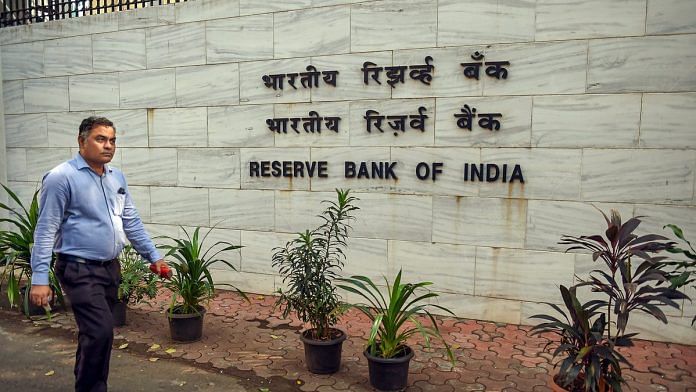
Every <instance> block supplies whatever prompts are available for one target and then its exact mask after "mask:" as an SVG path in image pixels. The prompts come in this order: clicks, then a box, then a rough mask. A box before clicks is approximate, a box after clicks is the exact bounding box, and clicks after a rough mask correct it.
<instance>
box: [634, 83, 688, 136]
mask: <svg viewBox="0 0 696 392" xmlns="http://www.w3.org/2000/svg"><path fill="white" fill-rule="evenodd" d="M694 123H696V94H694V93H687V94H644V95H643V115H642V117H641V123H640V145H641V147H648V148H653V147H654V148H695V147H696V129H694V126H693V124H694Z"/></svg>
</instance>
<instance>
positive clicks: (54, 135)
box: [47, 112, 94, 147]
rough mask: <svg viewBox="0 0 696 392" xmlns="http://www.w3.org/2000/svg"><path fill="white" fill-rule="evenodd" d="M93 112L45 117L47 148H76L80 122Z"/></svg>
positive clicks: (55, 114) (57, 114)
mask: <svg viewBox="0 0 696 392" xmlns="http://www.w3.org/2000/svg"><path fill="white" fill-rule="evenodd" d="M93 115H94V112H68V113H53V114H51V115H49V116H47V129H48V146H49V147H78V141H77V136H78V134H79V131H80V124H81V123H82V120H84V119H85V118H87V117H89V116H93Z"/></svg>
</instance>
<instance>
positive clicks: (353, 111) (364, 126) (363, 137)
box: [350, 98, 435, 146]
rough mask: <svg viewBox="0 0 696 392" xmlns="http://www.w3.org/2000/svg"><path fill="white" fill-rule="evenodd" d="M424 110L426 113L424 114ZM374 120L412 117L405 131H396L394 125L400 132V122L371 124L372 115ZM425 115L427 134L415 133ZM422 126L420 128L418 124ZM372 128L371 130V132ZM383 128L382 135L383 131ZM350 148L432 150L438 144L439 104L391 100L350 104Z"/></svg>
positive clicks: (388, 120)
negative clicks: (437, 117) (437, 115)
mask: <svg viewBox="0 0 696 392" xmlns="http://www.w3.org/2000/svg"><path fill="white" fill-rule="evenodd" d="M421 108H424V110H421ZM370 110H372V111H376V112H377V113H372V114H371V115H374V116H387V117H389V116H404V115H405V116H408V118H406V119H405V120H404V123H403V128H404V129H403V130H398V131H397V130H394V127H392V124H393V125H395V126H396V128H399V126H400V124H399V120H398V119H396V120H390V119H389V118H386V119H383V121H379V122H378V121H372V120H370V121H368V119H366V118H365V117H367V116H368V111H370ZM421 114H422V115H425V116H427V117H425V118H424V120H423V127H424V128H425V131H422V130H420V129H414V128H413V127H412V126H411V123H412V122H413V121H414V117H412V116H415V119H419V117H418V116H420V115H421ZM415 125H416V126H418V124H415ZM368 126H369V127H370V130H368ZM380 128H381V129H382V131H380ZM350 129H351V132H350V145H351V146H432V145H434V144H435V100H434V99H432V98H431V99H420V100H388V101H357V102H351V103H350Z"/></svg>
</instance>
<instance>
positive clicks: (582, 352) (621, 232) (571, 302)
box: [532, 210, 686, 391]
mask: <svg viewBox="0 0 696 392" xmlns="http://www.w3.org/2000/svg"><path fill="white" fill-rule="evenodd" d="M602 215H603V216H604V220H605V222H606V224H607V229H606V230H605V232H604V236H602V235H601V234H597V235H590V236H579V237H575V236H567V235H564V236H562V237H561V241H560V243H561V244H564V245H569V247H568V249H567V251H571V250H582V251H589V252H590V253H591V254H592V259H593V261H598V260H601V261H602V262H603V263H604V266H605V267H606V270H604V269H595V270H593V271H591V272H590V276H589V278H587V279H584V278H580V277H578V279H579V281H580V283H578V284H577V285H575V286H574V287H573V288H571V289H570V290H567V292H565V291H564V290H563V288H562V289H561V294H562V296H563V300H564V303H565V304H566V308H567V311H568V312H569V314H570V319H571V320H572V323H564V324H558V322H560V321H558V319H556V318H552V317H551V316H548V315H544V314H539V315H535V316H532V317H533V318H539V319H543V320H547V321H551V324H549V323H544V324H540V326H538V327H537V329H536V331H537V333H540V332H544V331H555V332H556V333H558V334H559V335H561V336H562V339H561V346H560V347H559V348H558V349H557V350H556V351H555V352H554V357H556V356H559V355H564V356H565V359H563V360H562V361H561V362H560V363H561V368H560V372H559V374H558V376H557V379H558V380H559V381H561V386H562V387H564V388H578V387H577V384H582V385H583V388H584V390H586V391H596V390H601V389H598V388H599V386H600V384H601V385H606V386H609V387H611V388H612V389H613V390H614V391H621V383H622V382H623V379H622V378H621V368H620V364H621V363H627V362H626V361H625V360H623V359H622V358H623V357H621V356H620V354H619V353H618V352H617V351H616V347H620V346H628V345H631V344H632V343H631V338H632V337H633V336H635V334H626V328H627V325H628V320H629V315H630V313H631V312H632V311H636V310H637V311H640V312H644V313H646V314H649V315H651V316H652V317H655V318H656V319H658V320H660V321H662V322H663V323H665V324H666V323H667V317H666V316H665V314H664V312H663V310H662V308H663V307H664V306H671V307H674V308H679V305H678V303H677V302H676V301H677V300H680V299H683V298H686V296H685V295H684V294H683V293H680V292H679V291H677V290H675V289H674V288H673V287H670V285H669V274H668V273H667V272H665V270H664V269H665V267H666V264H665V263H664V260H665V259H666V258H665V257H662V256H656V254H658V253H659V252H661V251H664V250H666V249H669V248H670V247H671V246H672V245H673V243H671V242H668V241H667V238H666V237H663V236H660V235H657V234H647V235H642V236H638V235H636V234H634V231H635V230H636V229H637V228H638V226H639V225H640V223H641V221H640V219H639V217H635V218H631V219H629V220H628V221H626V222H625V223H622V221H621V216H620V215H619V213H618V212H617V211H614V210H612V212H611V217H608V216H607V215H606V214H604V213H603V212H602ZM584 286H587V287H590V289H591V290H592V291H593V292H597V293H603V294H604V297H603V298H600V299H596V300H593V301H589V302H587V303H585V304H583V305H580V303H579V301H577V298H576V297H575V289H576V288H578V287H584ZM550 305H551V304H550ZM551 306H552V307H553V308H554V309H555V310H556V311H559V312H560V309H559V308H558V307H557V306H555V305H551ZM600 309H601V310H602V313H601V314H600V313H599V310H600ZM561 313H563V312H561ZM612 315H614V316H615V321H612ZM593 317H594V318H595V321H594V322H592V324H591V325H592V326H591V327H590V319H591V318H593ZM590 332H591V333H592V334H594V335H592V336H588V335H587V334H588V333H590ZM582 380H584V381H582ZM571 390H573V391H575V390H583V389H571Z"/></svg>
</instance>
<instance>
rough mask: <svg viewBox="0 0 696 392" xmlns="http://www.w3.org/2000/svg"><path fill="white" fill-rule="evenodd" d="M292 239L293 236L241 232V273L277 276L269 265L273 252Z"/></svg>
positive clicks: (261, 232)
mask: <svg viewBox="0 0 696 392" xmlns="http://www.w3.org/2000/svg"><path fill="white" fill-rule="evenodd" d="M294 238H295V234H283V233H269V232H263V231H242V246H244V247H243V248H242V271H244V272H256V273H262V274H277V273H278V270H277V269H276V268H274V267H273V266H272V265H271V259H272V257H273V250H274V249H275V248H280V247H284V246H285V243H286V242H288V241H290V240H292V239H294Z"/></svg>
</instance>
